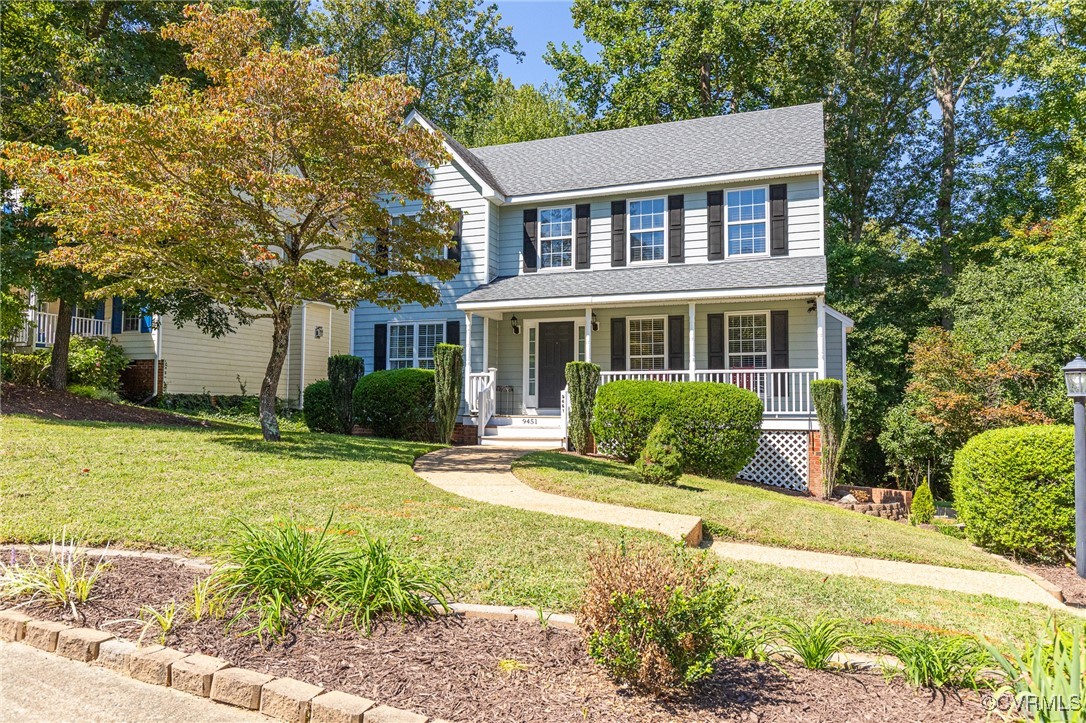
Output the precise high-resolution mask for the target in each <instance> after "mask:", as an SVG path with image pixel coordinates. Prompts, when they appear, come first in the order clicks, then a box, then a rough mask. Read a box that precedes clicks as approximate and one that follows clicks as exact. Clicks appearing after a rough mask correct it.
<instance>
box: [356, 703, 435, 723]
mask: <svg viewBox="0 0 1086 723" xmlns="http://www.w3.org/2000/svg"><path fill="white" fill-rule="evenodd" d="M362 721H363V723H426V716H424V715H419V714H418V713H413V712H412V711H409V710H401V709H400V708H391V707H389V706H387V705H379V706H377V707H376V708H373V709H371V710H368V711H366V712H365V714H364V715H363V716H362Z"/></svg>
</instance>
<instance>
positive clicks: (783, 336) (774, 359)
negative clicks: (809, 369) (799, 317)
mask: <svg viewBox="0 0 1086 723" xmlns="http://www.w3.org/2000/svg"><path fill="white" fill-rule="evenodd" d="M769 318H770V327H769V339H770V344H771V345H772V347H773V348H772V354H771V358H770V360H769V366H770V367H771V368H772V369H787V368H788V312H787V311H771V312H769Z"/></svg>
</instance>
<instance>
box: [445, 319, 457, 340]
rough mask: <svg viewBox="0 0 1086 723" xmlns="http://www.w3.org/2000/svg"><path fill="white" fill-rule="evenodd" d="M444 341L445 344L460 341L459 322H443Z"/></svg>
mask: <svg viewBox="0 0 1086 723" xmlns="http://www.w3.org/2000/svg"><path fill="white" fill-rule="evenodd" d="M445 343H446V344H459V343H460V322H459V321H456V320H453V321H446V322H445Z"/></svg>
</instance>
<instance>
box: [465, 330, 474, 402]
mask: <svg viewBox="0 0 1086 723" xmlns="http://www.w3.org/2000/svg"><path fill="white" fill-rule="evenodd" d="M471 316H472V314H471V312H470V311H466V312H464V402H465V403H467V405H468V409H469V410H470V409H471V398H470V392H471V381H470V379H471Z"/></svg>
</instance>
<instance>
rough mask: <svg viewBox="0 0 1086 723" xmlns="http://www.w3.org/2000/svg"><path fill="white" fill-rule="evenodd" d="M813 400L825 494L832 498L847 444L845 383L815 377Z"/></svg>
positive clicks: (847, 425) (825, 496)
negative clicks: (818, 432) (820, 449)
mask: <svg viewBox="0 0 1086 723" xmlns="http://www.w3.org/2000/svg"><path fill="white" fill-rule="evenodd" d="M811 401H813V402H814V408H815V414H817V415H818V428H819V429H820V430H821V434H822V489H823V495H822V496H823V497H824V498H825V499H829V498H830V495H831V494H832V493H833V488H834V487H836V486H837V473H838V472H840V470H841V461H842V460H843V459H844V458H845V449H846V447H847V446H848V431H849V423H848V413H847V412H846V411H845V387H844V384H842V383H841V380H840V379H815V380H814V381H812V382H811Z"/></svg>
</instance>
